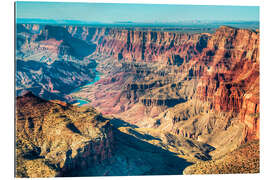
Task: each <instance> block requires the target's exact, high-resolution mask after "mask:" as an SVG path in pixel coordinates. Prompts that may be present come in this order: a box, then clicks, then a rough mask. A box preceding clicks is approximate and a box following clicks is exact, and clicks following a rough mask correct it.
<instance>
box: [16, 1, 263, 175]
mask: <svg viewBox="0 0 270 180" xmlns="http://www.w3.org/2000/svg"><path fill="white" fill-rule="evenodd" d="M44 5H46V6H44ZM15 8H16V25H15V26H16V27H15V36H16V42H15V46H16V47H15V53H16V54H15V55H16V56H15V62H16V67H15V68H16V72H15V81H16V82H15V83H16V87H15V94H16V97H15V99H16V100H15V101H16V104H15V118H16V126H15V133H16V137H15V138H16V139H15V143H16V146H15V148H16V154H15V161H16V168H15V175H16V177H82V176H134V175H183V174H184V175H185V174H232V173H238V174H239V173H259V172H260V148H259V139H260V132H259V129H260V58H259V55H260V48H259V47H260V29H259V19H258V14H259V8H258V7H246V6H222V7H221V6H192V5H155V4H151V5H150V4H106V3H56V2H51V3H49V2H16V6H15ZM71 9H72V11H71ZM187 10H189V11H192V10H193V11H192V12H193V14H190V13H189V14H188V13H187ZM206 11H207V12H208V13H206ZM59 12H61V13H59ZM78 12H80V13H78ZM160 12H164V13H162V14H161V13H160ZM227 12H231V14H228V13H227ZM247 12H248V13H247ZM78 14H79V15H78ZM123 14H125V15H123Z"/></svg>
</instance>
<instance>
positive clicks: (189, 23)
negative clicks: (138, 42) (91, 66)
mask: <svg viewBox="0 0 270 180" xmlns="http://www.w3.org/2000/svg"><path fill="white" fill-rule="evenodd" d="M16 23H17V24H69V25H94V26H129V27H208V28H209V27H210V28H218V27H219V26H221V25H226V26H234V27H239V28H252V29H259V22H258V21H207V20H203V21H202V20H183V21H177V22H132V21H117V22H112V23H109V22H107V23H106V22H97V21H81V20H65V19H62V20H53V19H38V18H16Z"/></svg>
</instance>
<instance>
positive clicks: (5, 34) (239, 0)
mask: <svg viewBox="0 0 270 180" xmlns="http://www.w3.org/2000/svg"><path fill="white" fill-rule="evenodd" d="M40 1H44V0H40ZM46 1H47V2H48V1H51V0H46ZM56 1H57V2H75V0H73V1H72V0H56ZM79 2H104V3H150V4H191V5H193V4H194V5H196V4H197V5H243V6H260V33H261V48H260V61H261V69H260V73H261V87H260V90H261V91H260V93H261V122H260V125H261V139H260V140H261V173H259V174H245V175H239V174H238V175H235V174H230V175H193V176H128V177H127V176H126V177H91V179H107V178H109V179H112V180H116V179H120V180H125V179H134V180H135V179H137V178H140V179H141V180H143V179H155V180H161V179H164V178H170V179H173V180H174V179H175V180H176V179H177V180H178V179H180V178H181V179H207V180H210V179H215V180H216V179H217V178H218V179H226V180H227V179H229V178H233V179H234V178H241V179H242V178H243V179H252V180H253V179H255V178H258V179H261V178H265V179H266V176H269V177H270V171H269V168H267V165H269V163H268V162H269V160H270V158H269V152H270V150H269V143H267V141H268V137H269V134H268V133H267V131H269V130H268V128H269V127H270V125H269V122H270V118H269V114H268V113H267V110H268V109H269V108H268V107H270V104H269V102H270V101H269V100H270V98H269V84H270V83H269V82H268V81H267V80H268V78H269V77H270V74H269V73H270V70H269V68H270V58H269V54H266V52H267V48H268V47H269V46H268V45H267V44H268V43H269V42H270V39H269V34H270V33H269V32H270V30H269V21H267V19H268V17H269V11H270V10H269V9H270V7H269V1H267V0H265V1H258V0H204V1H201V0H188V1H187V0H129V1H128V2H127V1H125V0H79ZM0 3H1V6H0V7H1V11H0V12H1V28H0V29H1V33H0V35H1V38H0V39H1V43H0V44H1V49H0V50H1V59H0V62H1V65H0V72H1V75H0V78H1V79H0V83H1V93H0V94H1V99H0V105H1V108H0V112H1V114H0V123H1V125H0V132H1V136H0V137H1V141H0V142H1V148H0V149H1V153H0V155H1V163H0V170H1V178H3V179H13V178H14V1H13V0H2V1H1V2H0ZM268 51H269V50H268ZM268 142H269V141H268ZM269 177H268V178H267V179H269ZM38 179H44V178H38ZM57 179H58V180H62V179H63V180H67V179H74V178H57ZM75 179H89V177H86V178H75Z"/></svg>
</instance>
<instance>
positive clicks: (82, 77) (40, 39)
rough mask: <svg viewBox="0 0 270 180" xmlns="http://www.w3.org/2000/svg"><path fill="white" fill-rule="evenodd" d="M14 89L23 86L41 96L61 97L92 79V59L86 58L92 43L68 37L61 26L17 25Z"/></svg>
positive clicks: (47, 97)
mask: <svg viewBox="0 0 270 180" xmlns="http://www.w3.org/2000/svg"><path fill="white" fill-rule="evenodd" d="M16 39H17V47H16V92H17V95H20V93H21V92H22V91H23V90H25V89H27V90H29V91H31V92H33V93H34V94H36V95H38V96H40V97H43V98H45V99H48V100H50V99H60V100H62V101H71V100H70V99H68V98H67V97H65V96H66V95H67V94H68V93H70V92H71V91H72V90H74V89H75V88H77V87H78V86H82V85H84V84H86V83H88V82H89V81H92V80H93V79H94V78H95V76H96V73H95V67H96V62H95V61H94V60H93V59H90V58H87V56H88V55H89V54H91V53H92V52H93V51H95V44H93V43H91V42H85V41H83V40H81V39H76V38H74V37H72V36H71V35H70V34H69V33H68V31H67V30H66V29H65V28H64V27H60V26H59V27H58V26H49V25H33V24H31V25H23V24H18V25H17V37H16Z"/></svg>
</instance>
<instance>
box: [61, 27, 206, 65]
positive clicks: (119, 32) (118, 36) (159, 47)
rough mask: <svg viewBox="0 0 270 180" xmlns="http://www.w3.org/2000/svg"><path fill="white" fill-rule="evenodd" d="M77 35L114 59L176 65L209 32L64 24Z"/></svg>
mask: <svg viewBox="0 0 270 180" xmlns="http://www.w3.org/2000/svg"><path fill="white" fill-rule="evenodd" d="M66 28H67V29H68V31H69V32H70V33H71V34H72V35H73V36H74V37H77V38H80V39H83V40H91V41H93V42H95V43H96V44H97V50H96V53H97V54H99V55H103V56H113V57H115V58H116V59H118V60H127V61H136V62H159V63H165V64H170V65H177V66H180V65H182V64H183V63H184V62H187V61H189V60H190V59H191V58H192V57H193V56H194V55H196V54H198V53H200V52H201V51H202V49H203V48H205V47H206V45H207V40H208V38H209V34H206V33H205V34H187V33H177V32H163V31H150V30H149V31H140V30H126V29H115V28H96V29H94V28H87V27H72V26H68V27H66Z"/></svg>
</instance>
